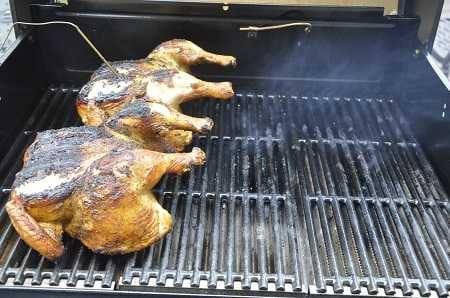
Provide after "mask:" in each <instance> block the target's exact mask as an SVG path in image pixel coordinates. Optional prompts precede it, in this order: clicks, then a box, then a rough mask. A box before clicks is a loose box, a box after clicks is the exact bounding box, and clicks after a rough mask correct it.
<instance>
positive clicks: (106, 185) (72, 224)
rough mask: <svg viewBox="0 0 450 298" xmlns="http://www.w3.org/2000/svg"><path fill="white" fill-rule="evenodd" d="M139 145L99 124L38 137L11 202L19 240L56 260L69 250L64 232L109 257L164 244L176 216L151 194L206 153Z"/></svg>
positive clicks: (202, 157)
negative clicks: (164, 178)
mask: <svg viewBox="0 0 450 298" xmlns="http://www.w3.org/2000/svg"><path fill="white" fill-rule="evenodd" d="M140 147H141V146H140V144H138V143H136V142H134V141H132V140H125V139H118V138H117V137H115V136H113V135H111V134H110V133H108V131H107V130H106V129H103V128H98V127H70V128H63V129H59V130H49V131H45V132H42V133H39V134H38V135H37V137H36V140H35V141H34V143H33V144H32V145H31V146H30V147H29V148H28V150H27V153H26V154H25V156H24V167H23V169H22V170H21V171H20V172H19V173H17V175H16V180H15V182H14V184H13V186H12V192H11V195H10V199H9V201H8V202H7V203H6V211H7V212H8V214H9V216H10V218H11V221H12V224H13V226H14V228H15V229H16V230H17V232H18V233H19V235H20V237H21V238H22V239H23V240H24V241H25V242H26V243H27V244H28V245H29V246H31V247H32V248H33V249H35V250H37V251H38V252H39V253H41V254H42V255H43V256H45V257H46V258H48V259H50V260H54V259H56V258H58V257H59V256H60V255H61V254H62V253H63V251H64V247H63V244H62V241H61V237H62V234H63V232H66V233H68V234H69V235H70V236H72V237H74V238H77V239H79V240H80V241H81V242H82V243H83V244H84V245H86V246H87V247H88V248H90V249H91V250H93V251H95V252H100V253H104V254H123V253H128V252H132V251H137V250H140V249H142V248H144V247H146V246H149V245H151V244H152V243H154V242H156V241H158V240H159V239H161V238H162V237H163V236H164V235H165V234H166V233H168V232H169V231H170V229H171V227H172V218H171V216H170V214H169V213H168V212H167V211H166V210H164V208H162V207H161V206H160V205H159V203H158V201H157V199H156V198H155V196H154V195H153V194H152V193H151V191H150V189H151V188H152V187H153V186H154V185H155V184H156V183H158V181H159V180H160V178H161V176H162V175H164V174H165V173H175V174H181V173H183V172H185V171H188V170H189V169H190V167H191V166H192V165H201V164H203V163H204V161H205V154H204V153H203V151H201V150H200V149H198V148H194V149H193V150H192V152H190V153H160V152H155V151H150V150H147V149H141V148H140Z"/></svg>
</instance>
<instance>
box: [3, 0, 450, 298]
mask: <svg viewBox="0 0 450 298" xmlns="http://www.w3.org/2000/svg"><path fill="white" fill-rule="evenodd" d="M19 2H20V3H19ZM175 2H177V1H139V0H131V1H122V2H121V3H116V2H114V1H91V0H83V1H69V4H68V5H67V4H65V3H64V1H41V2H39V3H36V2H35V1H12V4H13V7H14V8H15V11H14V15H15V17H16V18H17V19H20V20H26V21H35V22H44V21H51V20H62V21H70V22H74V23H75V24H77V25H79V26H80V28H81V29H82V30H83V31H84V32H85V33H86V35H87V36H89V38H90V39H91V40H92V41H93V42H94V44H95V45H96V46H97V47H98V49H99V50H101V52H102V53H103V54H104V55H105V56H106V57H107V58H108V59H109V60H123V59H136V58H140V57H144V56H145V55H146V54H147V52H149V51H150V50H151V49H152V48H153V47H155V46H156V45H157V44H159V43H160V42H162V41H165V40H168V39H171V38H176V37H177V38H186V39H189V40H192V41H194V42H196V43H198V44H199V45H200V46H202V47H204V48H206V49H208V50H211V51H213V52H218V53H229V54H233V55H235V56H237V58H238V68H237V69H234V70H228V71H224V70H222V69H220V70H218V69H217V68H214V67H198V68H196V69H195V72H196V73H197V74H199V75H201V76H202V77H203V78H205V79H208V80H220V79H222V80H225V79H226V80H230V81H232V82H233V84H234V87H235V90H236V96H235V97H234V98H233V99H232V100H230V101H227V102H219V101H213V100H207V99H205V100H203V101H199V102H196V103H190V104H187V105H186V106H185V107H184V111H185V112H186V114H188V115H193V116H205V115H207V116H209V117H211V118H212V119H214V122H215V126H214V128H213V130H212V131H211V133H210V134H209V135H206V136H196V137H195V138H194V141H193V146H198V147H200V148H202V149H203V150H204V151H205V152H206V155H207V157H208V160H207V163H206V164H205V165H204V166H202V167H196V168H195V169H194V170H193V171H192V172H190V173H188V174H185V175H183V176H179V177H177V176H171V175H167V176H165V177H164V178H163V179H162V181H161V182H160V183H159V185H158V186H157V187H156V188H155V189H154V190H153V191H154V192H155V193H156V195H157V197H159V199H160V202H161V204H162V205H163V206H164V207H165V208H166V209H167V210H169V211H170V213H171V214H172V216H173V218H174V227H173V230H172V232H171V233H170V234H168V235H167V236H166V237H165V238H164V239H163V240H162V241H160V242H159V243H157V244H156V245H153V246H151V247H149V248H146V249H144V250H142V251H139V252H137V253H133V254H129V255H123V256H104V255H97V254H93V253H92V252H91V251H89V250H88V249H86V248H85V247H83V245H81V244H80V242H78V241H77V240H74V239H71V238H69V237H67V238H66V239H64V243H65V247H66V251H65V253H64V255H63V257H62V258H61V259H60V260H58V261H57V262H56V263H53V262H50V261H48V260H46V259H44V258H43V257H41V256H40V255H39V254H38V253H37V252H35V251H33V250H32V249H30V248H29V247H28V246H27V245H26V244H25V243H24V242H23V241H22V240H21V239H20V238H19V237H18V235H17V234H16V232H15V230H14V228H13V227H12V225H11V223H10V221H9V218H8V216H7V214H6V212H5V209H4V208H3V206H4V204H5V202H6V200H7V198H8V194H9V190H10V187H11V184H12V182H13V180H14V175H15V173H16V172H17V171H18V170H19V169H20V168H21V163H22V162H21V159H22V155H23V153H24V150H25V149H26V148H27V146H28V145H29V144H30V143H31V142H32V141H33V139H34V136H35V134H36V132H38V131H42V130H45V129H55V128H60V127H65V126H77V125H81V122H80V120H79V119H78V116H77V115H76V111H75V107H74V100H75V98H76V96H77V93H78V91H79V88H80V87H81V86H82V85H83V84H84V83H85V82H86V81H87V80H88V78H89V75H90V73H92V71H93V70H95V69H96V68H97V67H98V66H99V65H100V63H101V61H99V60H98V58H97V57H96V56H95V55H94V54H93V53H92V52H91V50H90V48H89V47H88V46H87V45H86V44H85V43H84V42H83V40H82V39H81V38H79V36H78V35H77V34H76V33H74V32H73V31H72V30H71V28H66V27H63V26H57V25H52V26H49V27H42V28H39V29H35V28H29V27H24V26H22V27H20V28H19V29H18V30H17V34H18V38H17V40H16V41H15V43H14V45H13V48H12V49H11V50H10V51H9V53H8V55H7V56H4V57H3V58H2V61H1V63H2V64H1V66H0V82H1V84H0V96H1V99H2V100H1V101H0V123H1V130H2V131H1V135H0V138H1V144H0V154H1V155H0V156H1V162H0V183H1V195H2V199H1V200H0V207H1V209H0V296H3V297H7V295H9V296H11V297H23V296H30V297H31V296H34V297H61V296H67V297H81V296H82V295H92V296H96V295H97V296H112V295H123V296H137V295H156V296H162V295H174V296H175V295H192V296H216V297H218V296H232V297H236V296H261V297H262V296H271V297H273V296H275V297H286V296H292V297H294V296H295V297H298V296H316V295H323V296H335V295H336V296H342V297H344V296H345V297H352V296H369V297H372V296H376V295H378V296H393V297H397V296H410V295H415V296H432V297H436V296H442V297H445V296H448V294H449V291H450V263H449V243H448V240H449V226H448V218H449V217H448V216H449V199H448V195H447V193H448V191H449V189H450V175H449V174H448V173H449V172H450V162H449V160H450V155H449V152H450V150H449V149H450V138H449V131H450V121H449V118H448V111H447V107H448V106H449V104H450V96H449V94H448V91H446V90H445V89H444V87H443V86H442V85H441V84H440V82H439V81H438V78H437V76H436V75H434V73H433V71H432V68H431V67H430V66H429V65H428V63H427V61H426V59H425V57H424V54H423V51H425V50H426V47H427V44H425V45H424V44H423V43H421V42H420V40H419V39H418V37H417V32H418V31H421V29H420V28H421V27H419V25H420V18H419V17H417V16H416V14H415V13H419V14H420V13H421V11H415V9H416V7H409V6H408V5H406V4H404V3H403V4H402V5H399V9H400V10H399V11H398V12H397V15H395V16H385V15H384V14H385V11H383V9H382V8H368V7H360V8H348V7H347V8H338V7H327V8H324V7H312V6H308V7H303V6H302V7H299V6H288V5H272V6H270V5H251V4H248V5H239V4H232V5H230V6H228V5H227V8H225V7H223V5H222V4H217V3H192V2H185V1H179V3H175ZM291 2H292V1H291ZM432 2H433V1H432ZM175 4H177V5H175ZM294 21H308V22H310V23H311V30H310V32H309V33H308V32H305V31H304V30H303V29H302V28H290V29H280V30H275V31H264V32H263V31H261V32H257V31H249V32H247V31H242V32H241V31H239V27H242V26H258V25H259V26H262V25H276V24H284V23H289V22H294ZM424 22H425V23H426V22H429V20H427V19H426V18H425V17H423V18H422V24H423V23H424Z"/></svg>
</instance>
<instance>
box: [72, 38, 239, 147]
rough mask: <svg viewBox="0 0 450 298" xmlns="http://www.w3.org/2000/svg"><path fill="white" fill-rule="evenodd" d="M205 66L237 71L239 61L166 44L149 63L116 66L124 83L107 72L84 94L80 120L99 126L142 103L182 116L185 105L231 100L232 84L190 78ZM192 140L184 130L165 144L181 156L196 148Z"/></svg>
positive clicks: (184, 42)
mask: <svg viewBox="0 0 450 298" xmlns="http://www.w3.org/2000/svg"><path fill="white" fill-rule="evenodd" d="M200 63H214V64H218V65H222V66H235V65H236V59H235V58H234V57H232V56H224V55H216V54H212V53H209V52H207V51H205V50H203V49H201V48H200V47H198V46H197V45H195V44H194V43H192V42H190V41H187V40H181V39H174V40H171V41H167V42H164V43H162V44H161V45H159V46H158V47H157V48H155V49H154V50H153V51H152V52H151V53H150V54H149V55H148V57H147V58H145V59H140V60H133V61H117V62H113V63H112V64H113V66H114V67H115V68H116V69H117V71H118V72H119V73H120V74H121V75H122V77H121V78H117V77H115V76H114V74H112V73H111V71H110V70H109V69H108V68H107V67H106V66H105V65H103V66H101V67H100V68H99V69H98V70H97V71H96V72H94V74H93V75H92V77H91V80H90V81H89V82H88V83H87V84H86V85H85V86H84V87H83V88H82V89H81V90H80V93H79V95H78V98H77V103H76V105H77V111H78V114H79V115H80V117H81V119H82V121H83V123H84V124H86V125H92V126H99V125H102V124H103V123H104V122H105V121H107V119H108V118H110V117H112V116H113V115H115V114H116V113H118V112H119V111H120V110H121V109H122V108H124V106H125V105H127V104H129V103H130V102H132V101H134V100H136V99H143V100H145V101H149V102H158V103H162V104H165V105H166V106H168V107H169V108H172V109H175V110H176V111H178V112H180V113H181V112H182V111H181V109H180V104H182V103H183V102H187V101H190V100H193V99H197V98H203V97H212V98H216V99H222V100H226V99H229V98H231V97H232V96H233V95H234V91H233V88H232V85H231V83H229V82H219V83H213V82H206V81H202V80H199V79H197V78H195V77H194V76H192V75H190V74H189V73H187V72H188V71H189V66H191V65H195V64H200ZM191 135H192V134H191V133H189V132H186V131H185V130H183V129H180V130H176V131H173V132H169V133H168V134H166V136H165V137H164V142H166V144H167V146H168V147H173V148H177V149H178V151H181V150H183V148H184V146H185V145H183V144H189V143H190V139H192V137H191ZM188 140H189V142H187V141H188Z"/></svg>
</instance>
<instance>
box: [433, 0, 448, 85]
mask: <svg viewBox="0 0 450 298" xmlns="http://www.w3.org/2000/svg"><path fill="white" fill-rule="evenodd" d="M431 54H432V56H433V58H434V59H435V61H434V62H435V63H436V65H437V66H438V67H439V68H440V69H441V71H442V72H443V75H444V76H445V77H447V80H448V81H449V82H450V1H444V8H443V9H442V15H441V20H440V22H439V27H438V30H437V32H436V39H435V40H434V46H433V51H432V53H431Z"/></svg>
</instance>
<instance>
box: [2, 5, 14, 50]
mask: <svg viewBox="0 0 450 298" xmlns="http://www.w3.org/2000/svg"><path fill="white" fill-rule="evenodd" d="M11 22H12V19H11V11H10V10H9V0H0V44H1V43H2V42H3V39H4V38H5V36H6V34H7V33H8V30H9V27H10V26H11ZM14 38H15V37H14V32H12V33H11V36H10V37H9V39H8V42H7V43H6V44H5V47H4V48H3V49H0V55H2V54H3V52H4V51H5V49H6V48H7V47H8V46H9V45H10V44H11V42H12V41H13V40H14Z"/></svg>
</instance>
